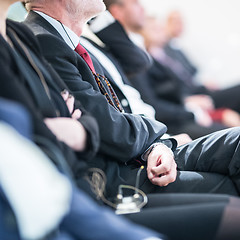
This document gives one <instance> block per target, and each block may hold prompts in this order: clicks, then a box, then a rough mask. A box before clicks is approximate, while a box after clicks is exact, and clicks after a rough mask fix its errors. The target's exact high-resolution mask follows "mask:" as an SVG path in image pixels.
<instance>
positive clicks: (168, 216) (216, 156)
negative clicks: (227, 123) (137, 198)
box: [128, 128, 240, 240]
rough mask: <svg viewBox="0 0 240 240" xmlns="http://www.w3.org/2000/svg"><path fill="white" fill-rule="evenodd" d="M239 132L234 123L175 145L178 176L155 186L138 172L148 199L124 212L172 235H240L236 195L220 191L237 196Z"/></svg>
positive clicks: (184, 239)
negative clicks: (144, 204)
mask: <svg viewBox="0 0 240 240" xmlns="http://www.w3.org/2000/svg"><path fill="white" fill-rule="evenodd" d="M239 138H240V128H232V129H229V130H222V131H220V132H216V133H213V134H211V135H209V136H206V137H202V138H200V139H197V140H195V141H193V142H192V143H189V144H186V145H184V146H181V147H179V148H177V150H176V151H175V159H176V162H177V164H178V170H179V171H178V176H177V180H176V181H175V182H174V183H172V184H169V186H167V187H158V186H154V185H153V184H151V183H150V182H149V181H148V180H147V177H146V175H145V176H142V177H143V178H145V181H142V185H141V189H142V190H143V191H145V193H149V200H150V201H149V203H148V205H147V207H145V208H144V209H143V211H142V212H141V213H138V214H130V215H129V216H128V218H130V219H131V220H133V221H135V222H137V223H140V224H143V225H144V226H147V227H150V228H152V229H154V230H157V231H159V232H161V233H163V234H166V235H167V236H169V237H170V239H176V240H181V239H182V240H188V239H189V240H190V239H191V240H198V239H199V240H200V239H201V240H202V239H204V240H206V239H209V240H210V239H211V240H212V239H228V240H229V239H232V240H233V239H236V240H237V239H240V228H239V227H238V223H239V222H240V199H239V198H235V197H229V196H225V195H219V193H225V194H231V195H235V196H239V192H240V181H239V176H240V171H239V167H240V149H239ZM143 174H146V172H145V173H143ZM142 180H143V179H142ZM151 193H155V194H151ZM160 193H162V194H160ZM177 193H178V194H177ZM182 193H184V194H182ZM189 193H192V194H189ZM195 193H196V194H195ZM209 193H215V194H209ZM216 193H218V194H216Z"/></svg>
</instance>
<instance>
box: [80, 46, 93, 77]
mask: <svg viewBox="0 0 240 240" xmlns="http://www.w3.org/2000/svg"><path fill="white" fill-rule="evenodd" d="M75 52H77V53H78V54H79V55H80V56H81V57H82V58H83V60H84V61H85V62H86V63H87V65H88V66H89V68H90V69H91V70H92V71H93V72H94V73H96V72H95V69H94V66H93V62H92V59H91V58H90V56H89V54H88V52H87V50H86V49H85V48H84V47H83V46H82V45H81V44H80V43H79V44H78V45H77V47H76V48H75Z"/></svg>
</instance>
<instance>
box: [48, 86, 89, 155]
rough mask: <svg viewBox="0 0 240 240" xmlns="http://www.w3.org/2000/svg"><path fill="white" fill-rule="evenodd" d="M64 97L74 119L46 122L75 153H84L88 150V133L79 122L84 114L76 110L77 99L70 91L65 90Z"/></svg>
mask: <svg viewBox="0 0 240 240" xmlns="http://www.w3.org/2000/svg"><path fill="white" fill-rule="evenodd" d="M62 97H63V99H64V101H65V103H66V105H67V107H68V110H69V112H70V114H71V116H72V118H64V117H57V118H46V119H45V120H44V122H45V124H46V125H47V126H48V128H49V129H50V130H51V131H52V132H53V134H54V135H55V136H56V137H57V139H58V140H60V141H62V142H64V143H66V144H67V145H68V146H69V147H71V148H72V149H73V150H75V151H84V150H85V148H86V142H87V133H86V130H85V129H84V127H83V126H82V124H81V123H80V122H79V121H78V119H79V118H80V117H81V115H82V112H81V111H80V110H79V109H74V101H75V99H74V97H73V96H72V95H70V94H69V92H68V91H66V90H64V91H63V92H62Z"/></svg>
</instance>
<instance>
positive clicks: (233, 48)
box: [142, 0, 240, 87]
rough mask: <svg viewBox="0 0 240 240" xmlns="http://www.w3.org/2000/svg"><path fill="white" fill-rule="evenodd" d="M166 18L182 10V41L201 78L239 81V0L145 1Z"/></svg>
mask: <svg viewBox="0 0 240 240" xmlns="http://www.w3.org/2000/svg"><path fill="white" fill-rule="evenodd" d="M142 3H143V5H144V6H145V7H146V10H147V12H149V13H151V14H154V15H157V16H160V17H164V16H165V15H166V14H167V13H168V12H169V11H171V10H175V9H179V10H180V11H181V12H182V14H183V16H184V22H185V32H184V34H183V36H182V37H181V44H182V46H183V47H184V49H185V50H186V51H187V53H188V55H189V56H190V58H191V59H192V60H193V61H194V62H195V63H196V64H197V66H198V67H199V69H200V70H201V71H200V76H199V77H200V79H204V80H209V79H210V80H214V81H216V82H217V83H218V84H219V85H220V86H221V87H224V86H229V85H233V84H236V83H240V0H142Z"/></svg>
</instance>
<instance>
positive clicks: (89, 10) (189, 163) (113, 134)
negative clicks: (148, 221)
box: [25, 0, 238, 196]
mask: <svg viewBox="0 0 240 240" xmlns="http://www.w3.org/2000/svg"><path fill="white" fill-rule="evenodd" d="M83 6H84V7H83ZM93 6H94V7H93ZM27 7H28V8H31V9H32V10H35V11H37V12H32V11H31V12H30V14H29V16H28V18H27V19H26V21H25V23H26V24H27V25H28V26H29V27H30V28H31V29H32V30H33V31H34V33H35V35H36V36H37V37H38V40H39V42H40V44H41V47H42V51H43V54H44V55H45V57H46V58H47V59H48V60H49V62H51V64H52V65H53V67H54V68H55V69H56V70H57V72H58V73H59V74H60V76H61V77H62V78H63V80H64V81H65V83H66V84H67V85H68V86H69V88H70V89H71V90H72V92H73V94H74V96H75V97H76V99H78V100H80V101H81V102H82V103H83V105H84V107H85V108H86V109H87V110H89V111H90V112H91V113H92V114H93V115H94V116H95V117H96V119H97V121H98V123H99V125H100V134H101V145H100V155H101V158H99V159H94V160H93V161H91V162H90V163H89V164H90V165H92V166H94V167H96V166H97V167H100V168H102V169H103V170H104V171H105V172H106V175H107V178H108V179H109V181H110V182H111V185H110V184H108V185H107V193H108V194H109V196H114V195H115V194H116V186H117V185H118V184H119V183H121V182H127V183H129V184H133V183H134V182H135V173H136V172H137V170H138V167H137V166H136V161H132V160H133V159H134V158H137V157H139V156H141V154H142V153H144V151H145V150H146V154H143V155H142V158H143V159H144V158H145V157H146V158H145V159H147V165H148V168H147V171H146V172H144V174H145V177H142V178H141V183H140V185H141V188H142V189H143V190H144V191H146V192H147V193H149V192H153V191H154V192H168V191H178V192H182V191H184V192H189V191H201V192H208V191H209V190H210V189H211V190H210V191H212V190H213V186H214V189H215V190H214V191H215V192H216V188H215V187H216V184H217V185H218V186H219V181H223V183H224V184H223V185H222V186H226V185H225V183H226V180H227V179H226V177H225V176H223V175H222V174H223V173H225V174H227V172H226V169H225V166H224V165H223V164H222V165H221V166H222V168H221V170H216V169H215V167H214V169H212V168H211V167H210V166H209V164H208V163H210V162H211V161H213V159H215V158H214V157H213V158H211V157H210V155H211V154H212V151H214V152H215V154H217V152H218V151H219V156H220V155H221V157H217V158H218V161H221V162H223V161H225V162H226V161H227V163H226V164H227V165H228V164H230V162H231V161H232V160H233V161H234V160H235V158H234V159H232V155H231V158H229V157H230V156H229V155H228V154H229V153H230V152H231V151H233V149H234V151H235V150H236V145H234V144H231V146H230V145H229V146H228V147H227V148H228V151H226V149H224V148H222V147H220V146H222V144H223V139H224V138H225V137H223V136H226V135H228V136H229V141H230V139H231V142H232V143H233V142H235V141H237V140H236V139H237V137H238V129H232V130H229V131H224V132H219V133H216V134H213V135H212V136H208V137H204V138H202V139H200V140H197V141H194V142H193V143H191V144H189V145H185V146H183V147H181V148H178V149H177V150H176V151H175V154H176V161H177V164H178V167H179V170H187V171H181V173H180V174H178V175H177V174H176V165H175V161H174V158H173V154H172V153H171V151H170V148H171V147H174V141H166V142H164V143H165V144H163V143H157V144H155V143H156V140H157V141H158V140H159V137H160V136H161V135H162V134H163V133H164V132H165V130H166V128H165V126H164V125H162V124H161V123H159V122H157V121H151V120H149V119H147V118H144V117H140V116H136V115H131V114H124V113H121V108H120V106H119V104H118V102H117V99H116V97H115V96H114V93H113V92H112V91H111V86H109V84H105V83H106V79H104V77H101V76H100V77H99V78H100V79H96V76H95V75H96V73H100V75H102V69H101V68H99V64H98V63H97V61H95V59H93V65H94V67H93V66H92V63H91V62H89V58H88V59H87V58H86V56H85V57H84V56H83V54H82V53H79V54H81V55H82V56H80V55H79V54H78V53H77V52H75V51H78V48H79V47H77V48H76V46H78V44H79V35H81V32H82V27H83V23H84V22H86V21H87V20H89V18H91V17H92V16H94V15H96V14H97V13H99V11H100V10H103V9H104V6H103V4H102V2H101V1H97V0H95V2H94V4H93V5H91V4H86V5H85V1H83V2H81V4H79V2H78V1H72V5H71V8H70V9H69V6H68V5H66V3H65V2H61V3H60V2H59V1H56V2H55V1H54V2H53V1H45V2H44V4H42V3H41V1H38V0H32V1H30V2H29V3H28V4H27ZM56 9H58V11H57V12H56V11H55V10H56ZM76 9H78V10H76ZM70 10H71V14H69V13H70V12H69V11H70ZM79 11H82V12H83V14H79ZM50 15H51V17H50ZM56 19H57V20H58V21H57V20H56ZM77 19H78V21H77V23H78V24H73V22H74V23H75V22H76V20H77ZM69 23H71V24H69ZM114 26H117V27H118V28H119V29H121V26H120V25H119V24H118V23H117V22H113V23H112V24H111V26H110V27H109V28H110V29H113V28H114ZM74 50H75V51H74ZM84 54H85V53H84ZM98 76H99V74H98ZM96 80H97V83H98V84H97V83H96ZM101 93H102V94H101ZM99 106H101V107H99ZM232 139H235V140H234V141H233V140H232ZM202 141H203V142H205V143H206V145H205V144H204V146H205V147H204V150H203V149H202V143H203V142H202ZM216 141H217V146H218V147H216V145H215V144H214V143H215V142H216ZM151 144H153V145H151ZM168 144H169V145H168ZM208 144H210V145H212V147H209V145H208ZM166 145H168V146H169V147H170V148H168V147H167V146H166ZM148 146H150V148H149V149H147V147H148ZM153 146H155V147H154V148H153ZM193 146H194V150H193V149H192V147H193ZM225 146H226V145H225ZM190 149H191V150H190ZM230 149H231V150H230ZM186 151H187V152H188V151H189V152H188V154H185V153H186ZM210 152H211V154H210ZM220 152H221V154H220ZM148 154H149V155H148ZM195 154H197V155H198V161H197V162H196V158H195V157H194V156H195ZM193 155H194V156H193ZM217 155H218V154H217ZM139 159H140V158H139ZM160 159H161V164H160V165H159V163H160V162H159V160H160ZM227 159H228V160H227ZM229 161H230V162H229ZM235 161H236V160H235ZM235 161H234V162H235ZM197 163H199V164H200V165H198V164H197ZM200 166H201V167H200ZM211 166H212V165H211ZM191 171H201V172H203V171H204V172H205V173H201V174H200V175H201V176H198V174H197V175H196V173H195V172H191ZM213 171H217V172H218V173H221V174H220V175H214V174H212V173H206V172H213ZM202 174H203V175H204V178H202ZM230 174H233V175H235V174H237V173H236V172H235V171H234V172H231V173H230ZM227 175H228V174H227ZM116 176H117V177H116ZM185 176H186V177H185ZM147 178H148V179H149V180H150V181H148V180H147ZM193 179H194V180H193ZM231 179H232V180H233V181H234V180H235V179H233V178H231ZM146 180H147V181H146ZM175 180H176V181H175ZM228 180H229V179H228ZM228 180H227V182H228ZM193 181H194V182H195V183H197V185H198V187H193V185H192V184H191V182H193ZM171 182H174V183H172V184H170V185H169V183H171ZM203 182H204V184H203ZM206 182H207V183H206ZM205 183H206V184H205ZM168 185H169V186H168ZM159 186H167V187H162V188H160V187H159ZM195 186H196V185H195ZM223 188H225V187H223ZM229 189H230V188H228V190H227V192H229ZM217 191H219V189H218V190H217ZM220 191H221V192H222V191H225V190H223V189H221V190H220Z"/></svg>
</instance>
